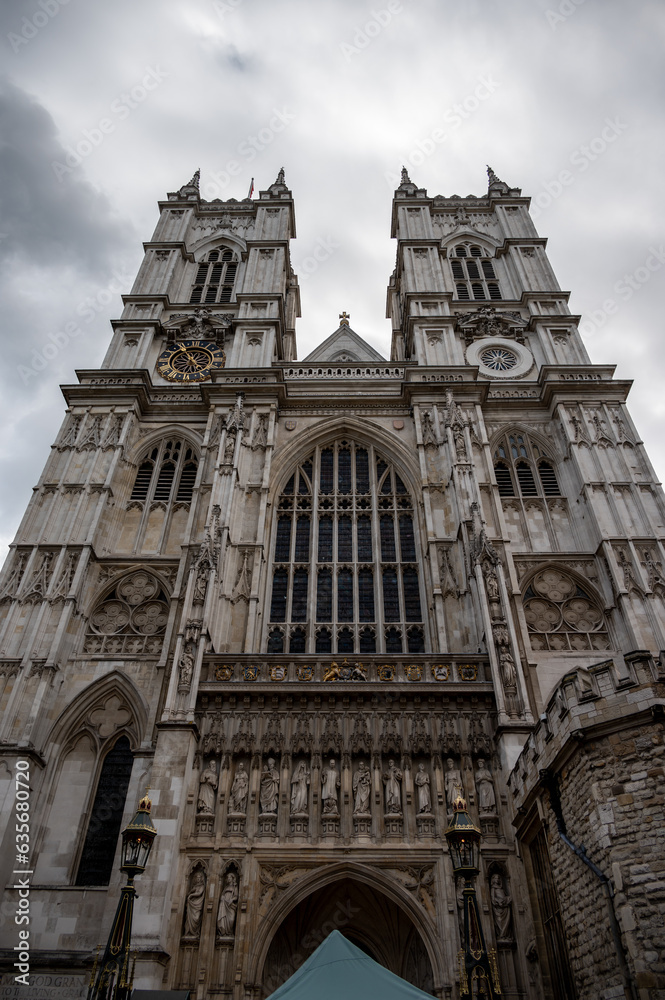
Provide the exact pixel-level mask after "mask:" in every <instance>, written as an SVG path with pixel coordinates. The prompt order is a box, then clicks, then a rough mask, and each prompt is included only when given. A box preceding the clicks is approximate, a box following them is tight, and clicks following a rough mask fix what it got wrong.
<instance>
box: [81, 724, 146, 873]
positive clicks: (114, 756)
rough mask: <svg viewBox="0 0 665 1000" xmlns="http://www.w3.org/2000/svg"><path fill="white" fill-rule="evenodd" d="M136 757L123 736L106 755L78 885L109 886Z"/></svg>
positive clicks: (84, 848) (89, 823)
mask: <svg viewBox="0 0 665 1000" xmlns="http://www.w3.org/2000/svg"><path fill="white" fill-rule="evenodd" d="M133 763H134V756H133V754H132V751H131V748H130V745H129V739H128V738H127V737H126V736H121V737H120V738H119V739H118V740H116V742H115V743H114V745H113V746H112V747H111V749H110V750H109V752H108V753H107V754H106V756H105V758H104V763H103V764H102V769H101V772H100V775H99V780H98V782H97V790H96V792H95V798H94V801H93V805H92V811H91V813H90V820H89V822H88V829H87V831H86V835H85V841H84V843H83V851H82V853H81V860H80V861H79V867H78V872H77V874H76V885H108V884H109V882H110V880H111V873H112V872H113V860H114V858H115V849H116V846H117V843H118V836H119V834H120V826H121V824H122V814H123V812H124V809H125V799H126V798H127V788H128V787H129V779H130V776H131V773H132V765H133Z"/></svg>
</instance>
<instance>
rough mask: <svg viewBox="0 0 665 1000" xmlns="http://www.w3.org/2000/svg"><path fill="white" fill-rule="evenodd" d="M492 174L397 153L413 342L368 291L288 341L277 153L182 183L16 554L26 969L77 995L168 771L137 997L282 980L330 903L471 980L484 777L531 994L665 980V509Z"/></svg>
mask: <svg viewBox="0 0 665 1000" xmlns="http://www.w3.org/2000/svg"><path fill="white" fill-rule="evenodd" d="M488 174H489V186H488V190H487V192H486V193H484V194H482V195H480V196H478V197H474V196H468V197H465V198H460V197H458V196H452V197H443V196H434V197H432V196H429V195H428V193H427V191H425V190H423V189H420V188H418V187H417V186H416V185H415V184H414V183H412V181H411V180H410V178H409V176H408V175H407V173H406V171H403V173H402V181H401V184H400V185H399V187H398V189H397V191H396V192H395V196H394V200H393V209H392V236H393V237H394V238H395V239H396V241H397V260H396V266H395V270H394V272H393V274H392V276H391V277H390V281H389V284H388V297H387V315H388V318H389V319H390V320H391V323H392V352H391V358H390V360H386V359H385V358H384V357H382V356H381V355H380V354H379V353H378V352H377V351H376V350H374V349H373V348H372V347H370V345H369V344H367V343H366V342H365V341H364V340H363V338H362V336H361V335H359V334H358V333H357V332H355V331H354V330H353V328H352V326H351V323H350V317H349V316H348V315H347V314H346V312H342V314H341V316H340V322H339V326H338V327H337V329H336V330H334V332H332V333H331V334H330V335H329V336H327V339H323V340H322V343H321V344H320V346H319V347H317V348H316V349H315V350H314V351H313V352H312V353H311V354H310V355H309V357H307V358H305V359H304V360H303V361H297V360H296V329H295V327H296V318H297V317H298V316H299V314H300V310H299V290H298V279H297V276H296V275H295V274H294V271H293V269H292V267H291V262H290V251H289V246H290V240H291V239H292V238H293V237H294V236H295V215H294V203H293V199H292V195H291V191H290V190H289V189H288V187H287V185H286V183H285V178H284V172H283V171H280V173H279V175H278V177H277V179H276V181H275V183H274V184H272V185H271V186H270V187H269V188H268V189H267V190H265V191H261V192H260V194H259V197H258V198H255V199H254V200H252V199H245V200H244V201H236V200H235V199H230V200H229V201H219V200H217V201H210V202H207V201H204V200H202V199H201V197H200V193H199V180H198V172H197V173H196V174H195V175H194V177H193V178H192V180H191V181H190V182H189V183H188V184H186V185H184V186H183V187H182V188H181V189H180V190H179V191H178V192H175V193H171V194H169V195H168V198H167V200H166V201H163V202H161V203H160V216H159V222H158V224H157V228H156V230H155V233H154V236H153V238H152V240H151V241H150V242H149V243H147V244H146V245H145V246H146V251H145V258H144V260H143V263H142V265H141V267H140V270H139V273H138V276H137V278H136V282H135V284H134V287H133V289H132V290H131V293H130V294H128V295H126V296H125V297H124V311H123V315H122V318H121V319H120V320H117V321H115V322H114V323H113V329H114V334H113V339H112V342H111V346H110V348H109V350H108V353H107V355H106V358H105V360H104V362H103V364H102V367H101V368H99V369H96V370H90V371H79V372H78V378H79V382H78V384H76V385H67V386H65V387H64V390H63V391H64V395H65V399H66V402H67V413H66V417H65V421H64V424H63V426H62V429H61V430H60V432H59V433H58V435H57V438H56V441H55V444H54V446H53V449H52V452H51V455H50V457H49V459H48V461H47V463H46V466H45V469H44V473H43V475H42V477H41V479H40V481H39V484H38V486H37V487H36V490H35V493H34V496H33V498H32V500H31V502H30V504H29V506H28V509H27V512H26V514H25V517H24V519H23V522H22V524H21V527H20V529H19V532H18V534H17V536H16V540H15V542H14V543H13V545H12V547H11V554H10V556H9V559H8V561H7V564H6V567H5V569H4V572H3V576H2V578H1V580H0V602H1V603H0V611H1V636H2V638H1V641H0V693H1V698H2V700H1V706H2V713H1V718H0V726H1V733H0V758H1V763H0V805H1V807H2V823H3V826H2V830H3V836H4V840H3V850H2V854H1V863H2V866H3V871H2V879H3V885H4V887H5V889H4V893H3V895H4V902H3V906H2V916H3V920H2V928H1V935H0V945H1V948H2V952H1V953H0V958H1V959H2V961H3V966H2V968H3V970H4V972H3V974H2V976H1V977H0V991H1V990H4V992H2V996H7V997H17V998H20V997H30V996H35V997H37V996H39V997H47V998H52V1000H59V998H62V1000H70V998H78V997H85V995H86V991H87V987H88V981H89V977H90V970H91V968H92V965H93V960H94V954H95V950H96V948H97V946H98V945H99V944H102V945H103V944H104V942H105V940H106V937H107V935H108V932H109V927H110V925H111V921H112V917H113V914H114V912H115V908H116V905H117V902H118V896H119V891H120V886H121V885H122V884H123V883H122V881H121V874H120V871H119V857H120V840H119V834H120V831H121V830H123V829H124V827H125V826H126V825H127V823H128V822H129V821H130V819H131V818H132V816H133V815H134V813H135V812H136V808H137V804H138V802H139V799H140V798H141V797H142V796H143V795H144V793H145V791H146V788H149V789H150V791H149V796H150V799H151V800H152V804H153V805H152V816H153V819H154V823H155V826H156V828H157V831H158V836H157V838H156V841H155V845H154V848H153V852H152V855H151V857H150V861H149V864H148V868H147V870H146V871H145V874H144V875H142V876H141V877H140V878H139V880H138V882H137V888H138V893H139V898H138V901H137V904H136V908H135V914H134V933H133V938H132V941H133V946H134V949H135V952H136V968H135V975H134V985H135V987H136V988H139V987H140V988H141V989H144V990H153V991H159V990H164V991H177V990H191V996H192V1000H194V998H196V1000H204V998H205V1000H213V998H224V1000H231V998H233V1000H263V998H264V997H266V996H268V995H269V994H270V993H271V992H272V991H273V990H274V989H276V988H277V986H279V985H280V984H281V983H282V982H284V981H285V980H286V979H287V978H288V977H289V976H290V975H291V974H292V973H293V972H294V971H295V969H296V968H297V967H298V966H299V964H300V963H301V962H302V961H303V960H304V959H305V958H306V957H307V956H308V955H309V954H311V952H312V951H313V950H314V948H315V947H316V946H317V945H318V944H319V943H320V942H321V941H322V940H323V939H324V938H325V937H326V935H327V934H328V933H329V932H330V931H331V930H333V929H335V928H337V929H338V930H340V931H341V932H342V933H343V934H345V935H346V936H347V937H348V938H349V939H350V940H352V941H353V942H354V943H355V944H357V945H358V946H359V947H360V948H362V949H363V950H364V951H365V952H367V953H368V954H369V955H371V956H372V957H373V958H374V959H376V961H378V962H380V963H381V964H383V965H384V966H386V967H387V968H388V969H390V970H392V971H393V972H395V973H397V974H398V975H399V976H402V977H403V978H404V979H406V980H408V981H410V982H411V983H413V984H415V985H417V986H419V987H420V988H422V989H423V990H425V991H427V992H428V993H431V994H433V995H434V996H435V997H438V998H441V1000H453V998H457V997H459V996H462V997H464V996H466V995H469V994H468V993H466V994H465V992H464V990H465V983H464V981H463V977H462V981H460V965H459V958H458V953H459V951H460V946H461V945H460V941H461V936H462V934H463V928H462V927H461V918H462V913H463V900H462V895H461V890H462V888H463V886H460V885H459V884H456V882H455V880H454V878H453V873H452V866H451V858H450V855H449V851H448V847H447V844H446V840H445V836H444V833H445V830H446V829H447V827H448V824H449V822H450V819H451V815H452V804H453V801H455V800H456V799H457V797H458V796H460V795H461V796H463V797H464V798H465V800H466V802H467V804H468V809H469V813H470V815H471V817H472V818H473V820H474V822H475V823H476V824H477V826H478V827H479V829H480V830H481V833H482V840H481V865H480V867H481V870H480V875H479V877H478V879H477V893H478V901H479V910H480V917H481V920H482V923H483V930H484V934H485V937H486V940H487V943H488V947H491V948H492V949H494V952H495V955H496V968H497V972H498V978H499V980H500V985H501V992H502V995H503V996H505V997H506V998H515V1000H520V998H524V1000H527V998H528V1000H540V998H543V1000H585V998H587V997H594V998H597V997H601V998H603V1000H611V998H623V997H626V998H627V1000H638V998H639V1000H656V998H663V997H665V934H664V932H663V922H664V915H665V883H664V882H663V868H664V862H663V858H664V857H665V834H664V830H665V816H664V805H663V803H664V795H663V787H664V785H665V776H664V775H665V769H664V767H665V749H664V734H663V722H664V713H663V705H664V703H665V652H663V653H661V652H660V651H661V650H665V569H664V566H665V548H664V547H663V541H664V531H665V529H664V524H665V520H664V519H665V501H664V497H663V493H662V490H661V488H660V485H659V484H658V482H657V481H656V477H655V474H654V471H653V469H652V467H651V465H650V463H649V460H648V458H647V456H646V454H645V451H644V448H643V446H642V444H641V442H640V438H639V434H638V432H637V430H636V428H635V426H634V425H633V423H632V421H631V418H630V415H629V413H628V411H627V409H626V402H625V401H626V397H627V395H628V392H629V389H630V383H628V382H626V381H620V380H617V379H615V378H613V368H612V367H611V366H607V365H594V364H591V362H590V360H589V357H588V355H587V352H586V350H585V348H584V345H583V343H582V340H581V337H580V335H579V332H578V329H577V323H578V320H579V317H577V316H574V315H571V313H570V311H569V309H568V305H567V301H568V293H567V292H564V291H562V290H561V289H560V288H559V285H558V284H557V281H556V278H555V276H554V273H553V271H552V268H551V266H550V264H549V261H548V258H547V254H546V250H545V246H546V240H545V239H544V238H542V237H540V236H539V235H538V233H537V232H536V229H535V227H534V225H533V222H532V221H531V218H530V215H529V199H528V198H526V197H523V196H522V193H521V191H520V189H518V188H511V187H510V186H509V185H507V184H505V183H504V182H503V181H501V180H500V179H499V178H498V177H497V176H496V175H495V174H494V172H493V171H492V170H488ZM345 305H347V304H346V303H344V302H340V309H343V308H344V306H345ZM335 322H336V321H335ZM334 325H335V324H334V323H331V328H332V326H334ZM17 767H18V769H19V770H18V771H17ZM21 769H22V770H21ZM19 773H21V774H24V775H29V793H30V794H29V817H30V866H31V867H30V869H29V873H30V874H29V880H30V885H29V902H30V923H29V930H30V939H29V945H30V967H31V982H32V984H33V986H31V987H30V988H29V989H28V991H25V989H24V988H23V987H20V986H16V985H15V975H16V973H15V970H14V961H15V947H16V945H17V943H18V940H19V939H18V931H19V926H18V925H17V919H16V917H15V914H17V913H19V912H20V907H21V906H22V905H23V904H21V903H20V899H22V898H24V897H20V896H19V893H18V890H17V889H16V888H14V886H15V885H16V879H17V878H18V877H20V872H19V875H17V874H16V872H15V868H17V867H19V868H20V866H19V865H18V862H15V857H16V850H17V848H16V846H15V844H16V837H17V834H16V833H15V826H16V830H18V825H16V818H17V815H18V814H17V812H16V805H17V803H16V795H17V792H16V789H17V787H18V786H17V784H16V781H17V780H18V779H17V778H16V775H17V774H19ZM467 988H468V984H467ZM32 989H35V990H41V991H42V992H34V993H32V992H30V991H31V990H32ZM22 990H23V991H22ZM471 990H472V991H473V984H472V985H471ZM155 995H156V994H155ZM161 995H162V994H160V996H161ZM164 995H166V994H164Z"/></svg>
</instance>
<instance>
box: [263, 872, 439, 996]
mask: <svg viewBox="0 0 665 1000" xmlns="http://www.w3.org/2000/svg"><path fill="white" fill-rule="evenodd" d="M333 930H339V931H341V933H342V934H344V935H345V936H346V937H348V938H349V940H350V941H352V942H353V944H355V945H357V947H358V948H361V949H362V950H363V951H364V952H365V954H367V955H369V956H370V958H373V959H374V960H375V961H376V962H379V963H380V964H381V965H383V966H385V968H386V969H389V970H390V971H391V972H394V973H395V974H396V975H398V976H401V977H402V978H403V979H406V980H407V981H408V982H410V983H412V984H413V985H414V986H418V987H419V988H420V989H421V990H425V992H426V993H432V992H433V989H434V978H433V974H432V966H431V963H430V960H429V956H428V954H427V949H426V948H425V944H424V942H423V939H422V937H421V936H420V934H419V933H418V930H417V929H416V927H415V925H414V923H413V921H412V920H411V918H410V917H409V916H408V914H407V913H406V912H405V911H404V910H402V909H401V907H399V906H398V905H397V903H395V902H394V901H393V900H392V899H389V898H388V896H386V895H384V893H382V892H380V891H379V890H377V889H375V888H373V887H372V886H369V885H367V884H365V883H364V882H358V881H355V880H354V879H351V878H344V879H340V880H339V881H338V882H333V883H331V884H329V885H326V886H323V887H322V888H320V889H317V890H316V891H314V892H313V893H312V894H311V895H310V896H307V897H306V898H305V899H303V900H302V901H301V902H300V903H298V904H297V905H296V906H294V908H293V909H292V910H291V911H290V912H289V913H288V914H287V916H286V917H285V918H284V920H283V921H282V923H281V924H280V926H279V928H278V929H277V931H276V933H275V936H274V937H273V939H272V941H271V943H270V947H269V949H268V954H267V956H266V961H265V965H264V969H263V995H264V996H267V995H268V994H269V993H272V992H273V990H276V989H277V987H278V986H281V984H282V983H283V982H285V980H287V979H288V978H289V976H292V975H293V973H294V972H295V971H296V969H298V968H299V967H300V966H301V965H302V963H303V962H304V961H305V959H307V958H309V956H310V955H311V954H312V952H313V951H314V949H315V948H317V947H318V946H319V945H320V944H321V942H322V941H323V940H324V938H326V937H327V936H328V934H330V932H331V931H333Z"/></svg>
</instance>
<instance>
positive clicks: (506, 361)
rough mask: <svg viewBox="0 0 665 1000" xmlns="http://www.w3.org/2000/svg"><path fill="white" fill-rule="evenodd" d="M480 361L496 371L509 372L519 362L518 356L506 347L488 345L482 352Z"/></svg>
mask: <svg viewBox="0 0 665 1000" xmlns="http://www.w3.org/2000/svg"><path fill="white" fill-rule="evenodd" d="M480 361H481V363H482V364H483V365H485V367H486V368H491V370H492V371H494V372H507V371H509V370H510V369H511V368H514V367H515V366H516V364H517V356H516V355H515V354H513V352H512V351H509V350H508V349H507V348H506V347H487V348H486V349H485V350H484V351H482V352H481V355H480Z"/></svg>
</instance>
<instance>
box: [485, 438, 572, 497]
mask: <svg viewBox="0 0 665 1000" xmlns="http://www.w3.org/2000/svg"><path fill="white" fill-rule="evenodd" d="M494 475H495V477H496V482H497V486H498V487H499V496H502V497H515V496H521V497H525V498H526V497H558V496H561V490H560V489H559V483H558V481H557V477H556V472H555V470H554V464H553V462H552V460H551V459H550V458H549V456H548V455H546V454H545V453H544V452H543V451H542V449H541V448H540V447H539V446H538V445H537V444H536V443H535V442H534V441H531V440H530V439H529V438H528V436H527V435H526V434H521V433H519V432H517V431H515V432H514V433H511V434H507V435H506V436H505V437H504V438H502V440H501V441H500V442H499V444H498V445H497V447H496V449H495V451H494Z"/></svg>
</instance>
